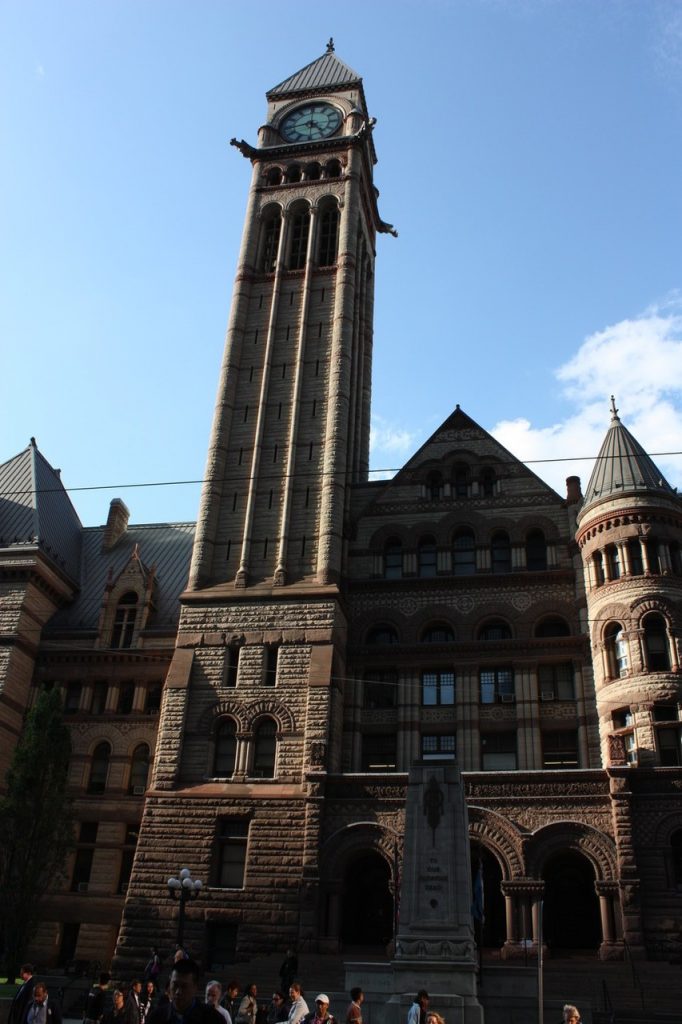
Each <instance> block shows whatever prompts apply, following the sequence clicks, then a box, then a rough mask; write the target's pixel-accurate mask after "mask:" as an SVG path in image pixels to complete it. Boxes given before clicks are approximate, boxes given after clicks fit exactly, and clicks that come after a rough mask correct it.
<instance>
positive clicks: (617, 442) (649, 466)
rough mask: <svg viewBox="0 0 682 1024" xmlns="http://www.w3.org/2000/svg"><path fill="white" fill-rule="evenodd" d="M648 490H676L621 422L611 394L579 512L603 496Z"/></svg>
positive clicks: (672, 493) (674, 492)
mask: <svg viewBox="0 0 682 1024" xmlns="http://www.w3.org/2000/svg"><path fill="white" fill-rule="evenodd" d="M652 493H658V494H666V495H672V496H674V495H675V494H676V493H677V492H676V491H675V489H674V488H673V487H671V486H670V484H669V483H668V481H667V480H666V479H665V477H664V476H663V474H662V473H661V471H660V469H659V468H658V467H657V466H656V464H655V462H654V461H653V459H651V458H650V456H648V455H647V453H646V452H645V451H644V449H643V448H642V446H641V444H640V443H639V441H637V439H636V438H634V437H633V436H632V434H631V433H630V431H629V430H628V429H627V427H624V426H623V424H622V423H621V421H620V418H619V416H618V410H617V409H616V405H615V402H614V399H613V395H612V396H611V425H610V427H609V430H608V433H607V435H606V437H605V438H604V443H603V444H602V446H601V449H600V451H599V455H598V456H597V461H596V462H595V465H594V469H593V470H592V475H591V477H590V481H589V483H588V485H587V488H586V490H585V500H584V502H583V505H582V508H581V510H580V511H581V514H582V513H583V512H584V511H585V509H586V508H588V507H589V506H590V505H594V504H596V503H597V502H599V501H603V500H604V499H605V498H611V497H614V496H618V497H622V496H623V495H626V494H652Z"/></svg>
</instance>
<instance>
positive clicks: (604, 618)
mask: <svg viewBox="0 0 682 1024" xmlns="http://www.w3.org/2000/svg"><path fill="white" fill-rule="evenodd" d="M592 614H593V619H594V621H593V623H592V643H593V644H599V643H603V642H604V640H605V635H606V630H607V628H608V627H609V626H610V625H612V624H613V623H614V622H620V624H621V626H622V627H623V629H624V630H625V632H626V633H627V632H628V630H629V629H631V628H632V614H631V612H630V609H629V608H628V606H627V605H626V604H620V603H619V602H615V601H612V602H611V603H610V604H605V605H602V606H601V607H598V608H597V611H596V614H595V613H594V612H593V613H592Z"/></svg>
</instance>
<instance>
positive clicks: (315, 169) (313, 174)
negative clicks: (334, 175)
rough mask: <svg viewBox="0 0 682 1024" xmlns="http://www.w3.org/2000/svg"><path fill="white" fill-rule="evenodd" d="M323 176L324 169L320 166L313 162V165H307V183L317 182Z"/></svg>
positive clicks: (305, 170) (305, 172) (305, 171)
mask: <svg viewBox="0 0 682 1024" xmlns="http://www.w3.org/2000/svg"><path fill="white" fill-rule="evenodd" d="M321 175H322V168H321V167H320V165H319V164H318V163H317V162H316V161H313V163H311V164H306V165H305V168H304V177H305V180H306V181H317V180H318V179H319V178H320V177H321Z"/></svg>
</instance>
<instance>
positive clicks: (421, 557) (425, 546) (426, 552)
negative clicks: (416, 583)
mask: <svg viewBox="0 0 682 1024" xmlns="http://www.w3.org/2000/svg"><path fill="white" fill-rule="evenodd" d="M417 559H418V562H419V575H420V576H422V577H427V576H435V575H436V571H437V553H436V542H435V540H434V538H433V537H422V539H421V540H420V541H419V547H418V548H417Z"/></svg>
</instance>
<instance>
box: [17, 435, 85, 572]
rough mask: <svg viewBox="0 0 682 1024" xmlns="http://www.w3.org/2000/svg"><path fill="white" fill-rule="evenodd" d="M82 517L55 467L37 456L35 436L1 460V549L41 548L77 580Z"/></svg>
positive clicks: (41, 456) (39, 454)
mask: <svg viewBox="0 0 682 1024" xmlns="http://www.w3.org/2000/svg"><path fill="white" fill-rule="evenodd" d="M81 530H82V526H81V522H80V519H79V518H78V514H77V512H76V510H75V508H74V507H73V505H72V504H71V499H70V498H69V496H68V494H67V493H66V490H65V488H64V485H63V483H62V481H61V478H60V476H59V470H56V469H53V468H52V466H51V465H50V463H49V462H48V461H47V459H46V458H45V457H44V456H43V455H41V453H40V452H39V451H38V448H37V446H36V443H35V440H34V439H33V438H31V443H30V444H29V446H28V447H27V448H25V449H24V450H23V451H22V452H19V454H18V455H15V456H14V458H12V459H9V461H7V462H4V463H2V465H0V548H8V547H9V548H11V547H13V546H21V547H24V546H26V545H29V546H35V547H37V548H39V549H40V550H41V551H42V552H43V554H45V555H46V556H47V557H48V558H49V559H50V560H51V561H52V562H54V563H55V565H56V566H58V567H59V568H60V569H62V570H63V571H64V572H66V573H67V575H68V576H70V577H71V579H72V580H73V581H77V580H78V576H79V561H80V543H81Z"/></svg>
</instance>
